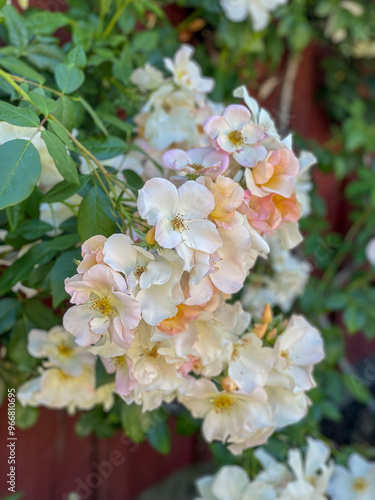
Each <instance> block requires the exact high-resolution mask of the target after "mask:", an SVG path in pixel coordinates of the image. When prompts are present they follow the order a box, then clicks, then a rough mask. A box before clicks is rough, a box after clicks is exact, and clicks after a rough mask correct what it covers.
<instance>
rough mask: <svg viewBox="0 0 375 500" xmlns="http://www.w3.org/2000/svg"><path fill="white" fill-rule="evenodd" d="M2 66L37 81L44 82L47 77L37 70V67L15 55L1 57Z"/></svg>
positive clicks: (0, 63)
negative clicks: (14, 56) (34, 67)
mask: <svg viewBox="0 0 375 500" xmlns="http://www.w3.org/2000/svg"><path fill="white" fill-rule="evenodd" d="M0 66H2V67H3V68H5V69H6V70H8V71H10V72H11V73H14V74H16V75H19V76H22V78H26V79H27V80H32V81H34V82H37V83H44V81H45V78H44V77H43V76H42V75H40V74H39V73H38V72H37V71H35V69H33V68H32V67H31V66H29V65H28V64H26V63H25V62H23V61H20V60H19V59H16V58H13V57H1V58H0Z"/></svg>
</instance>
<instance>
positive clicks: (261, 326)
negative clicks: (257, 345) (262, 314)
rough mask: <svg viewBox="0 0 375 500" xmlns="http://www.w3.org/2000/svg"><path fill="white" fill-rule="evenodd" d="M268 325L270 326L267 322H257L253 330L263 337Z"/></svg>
mask: <svg viewBox="0 0 375 500" xmlns="http://www.w3.org/2000/svg"><path fill="white" fill-rule="evenodd" d="M267 327H268V325H267V323H257V324H255V325H254V327H253V332H254V333H255V335H256V336H257V337H259V338H260V339H262V338H263V337H264V335H265V333H266V331H267Z"/></svg>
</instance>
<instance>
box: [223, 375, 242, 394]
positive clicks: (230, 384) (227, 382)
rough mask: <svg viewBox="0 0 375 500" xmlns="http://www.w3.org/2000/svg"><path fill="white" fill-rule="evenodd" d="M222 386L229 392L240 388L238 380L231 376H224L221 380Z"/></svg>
mask: <svg viewBox="0 0 375 500" xmlns="http://www.w3.org/2000/svg"><path fill="white" fill-rule="evenodd" d="M221 386H222V388H223V389H224V391H227V392H233V391H235V390H236V389H238V387H237V384H236V382H235V381H234V380H232V379H231V378H230V377H224V378H223V380H222V381H221Z"/></svg>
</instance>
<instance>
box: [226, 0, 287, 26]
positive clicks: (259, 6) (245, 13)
mask: <svg viewBox="0 0 375 500" xmlns="http://www.w3.org/2000/svg"><path fill="white" fill-rule="evenodd" d="M287 3H288V0H220V4H221V6H222V8H223V10H224V12H225V15H226V16H227V18H228V19H230V20H231V21H233V22H235V23H241V22H242V21H245V19H247V18H248V17H250V18H251V20H252V23H253V28H254V31H261V30H262V29H264V28H266V27H267V25H268V23H269V20H270V13H271V12H273V11H274V10H276V9H277V8H278V7H280V5H286V4H287Z"/></svg>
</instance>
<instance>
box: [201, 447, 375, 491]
mask: <svg viewBox="0 0 375 500" xmlns="http://www.w3.org/2000/svg"><path fill="white" fill-rule="evenodd" d="M254 454H255V456H256V458H257V459H258V460H259V462H260V463H261V464H262V466H263V470H262V471H261V472H259V473H258V474H257V475H256V476H255V478H254V479H253V480H251V479H250V478H249V475H248V474H247V472H246V471H245V470H244V469H242V468H241V467H239V466H236V465H228V466H224V467H222V468H221V469H220V470H219V472H218V473H217V474H215V475H214V476H204V477H202V478H200V479H198V481H197V482H196V486H197V490H198V493H199V498H196V500H250V499H251V500H328V499H330V500H372V499H373V498H375V462H369V461H367V460H365V459H364V458H363V457H361V456H360V455H358V454H357V453H353V454H352V455H351V456H350V457H349V460H348V465H349V468H346V467H343V466H341V465H336V466H335V464H334V462H333V460H332V459H331V460H330V449H329V447H328V446H327V445H326V444H325V443H324V442H322V441H319V440H316V439H312V438H307V450H306V454H305V457H303V456H302V453H301V451H300V450H299V449H293V450H290V451H289V453H288V464H287V465H284V464H282V463H280V462H277V461H276V460H275V459H274V458H273V457H272V456H271V455H269V454H268V453H267V452H266V451H265V450H263V449H257V450H256V451H255V452H254Z"/></svg>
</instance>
